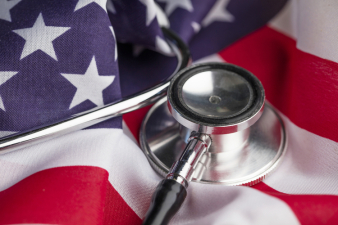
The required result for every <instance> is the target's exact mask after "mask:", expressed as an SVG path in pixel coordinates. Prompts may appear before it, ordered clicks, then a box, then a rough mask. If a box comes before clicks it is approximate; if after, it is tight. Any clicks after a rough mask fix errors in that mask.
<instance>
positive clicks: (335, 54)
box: [269, 0, 338, 62]
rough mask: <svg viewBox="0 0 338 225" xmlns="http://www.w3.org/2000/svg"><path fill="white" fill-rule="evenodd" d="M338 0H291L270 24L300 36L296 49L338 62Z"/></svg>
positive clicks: (281, 30)
mask: <svg viewBox="0 0 338 225" xmlns="http://www.w3.org/2000/svg"><path fill="white" fill-rule="evenodd" d="M337 21H338V1H337V0H322V1H318V0H298V1H297V0H291V1H290V2H289V3H288V4H287V6H286V7H285V9H283V10H282V11H281V12H280V13H279V14H278V15H277V16H276V18H274V19H273V20H272V21H271V22H270V24H269V25H270V27H272V28H274V29H276V30H278V31H280V32H282V33H284V34H286V35H288V36H290V37H292V38H294V39H297V48H298V49H299V50H302V51H304V52H307V53H310V54H312V55H315V56H318V57H321V58H323V59H328V60H331V61H334V62H338V51H337V49H338V26H337Z"/></svg>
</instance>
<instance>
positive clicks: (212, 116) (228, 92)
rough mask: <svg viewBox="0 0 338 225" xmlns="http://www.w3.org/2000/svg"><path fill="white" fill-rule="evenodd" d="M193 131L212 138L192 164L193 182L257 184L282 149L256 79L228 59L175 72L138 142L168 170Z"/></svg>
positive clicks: (276, 120) (277, 125)
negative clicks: (206, 148)
mask: <svg viewBox="0 0 338 225" xmlns="http://www.w3.org/2000/svg"><path fill="white" fill-rule="evenodd" d="M194 132H198V133H201V134H205V135H208V137H210V139H211V145H210V147H209V148H208V150H207V151H206V152H205V153H203V155H202V156H201V157H200V158H199V161H198V163H197V164H196V166H194V168H193V169H194V171H193V174H192V181H196V182H202V183H219V184H224V185H231V186H232V185H253V184H256V183H258V182H260V181H261V180H263V179H264V178H265V177H266V176H267V175H268V174H269V173H270V172H271V171H273V170H274V169H275V168H276V166H277V165H278V164H279V162H280V161H281V158H282V156H283V155H284V152H285V149H286V133H285V129H284V125H283V122H282V120H281V118H280V117H279V115H278V114H277V113H276V111H275V110H274V109H273V108H272V107H271V106H270V105H269V104H268V103H265V94H264V89H263V86H262V84H261V83H260V81H259V80H258V79H257V78H256V77H255V76H254V75H253V74H251V73H250V72H248V71H246V70H245V69H243V68H240V67H238V66H235V65H232V64H227V63H205V64H198V65H194V66H192V67H190V68H187V69H184V70H182V71H181V72H179V73H178V74H177V75H176V76H175V77H174V78H173V79H172V81H171V84H170V86H169V88H168V95H167V97H164V98H162V99H161V100H160V101H158V102H157V103H156V104H155V105H154V106H153V107H152V108H151V109H150V110H149V112H148V114H147V115H146V117H145V118H144V120H143V123H142V127H141V131H140V143H141V147H142V150H143V151H144V152H145V154H146V156H147V158H148V160H149V162H150V164H151V165H152V167H153V168H154V169H155V170H156V171H157V172H158V173H159V174H161V175H163V176H166V175H167V174H168V172H169V169H170V168H171V167H172V165H173V163H174V162H175V161H178V160H179V158H180V157H181V154H182V152H183V151H184V149H185V148H186V145H187V143H188V142H189V141H190V140H191V134H192V133H194ZM189 137H190V139H189Z"/></svg>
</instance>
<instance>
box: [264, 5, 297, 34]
mask: <svg viewBox="0 0 338 225" xmlns="http://www.w3.org/2000/svg"><path fill="white" fill-rule="evenodd" d="M297 4H298V3H297V1H296V0H289V1H288V2H287V3H286V4H285V6H284V8H283V9H282V10H281V11H280V12H279V13H278V14H277V15H276V16H275V17H274V18H273V19H272V20H271V21H270V22H269V24H268V26H269V27H271V28H273V29H275V30H277V31H279V32H281V33H283V34H285V35H287V36H289V37H291V38H293V39H297Z"/></svg>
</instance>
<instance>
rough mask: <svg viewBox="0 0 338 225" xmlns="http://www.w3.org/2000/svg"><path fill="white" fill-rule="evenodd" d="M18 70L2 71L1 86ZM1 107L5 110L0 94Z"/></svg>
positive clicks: (0, 76) (0, 74)
mask: <svg viewBox="0 0 338 225" xmlns="http://www.w3.org/2000/svg"><path fill="white" fill-rule="evenodd" d="M17 73H18V72H13V71H0V86H1V85H2V84H4V83H6V81H7V80H9V79H11V78H12V77H13V76H14V75H15V74H17ZM0 109H2V110H3V111H5V106H4V103H3V101H2V97H1V96H0Z"/></svg>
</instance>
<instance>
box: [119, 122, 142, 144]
mask: <svg viewBox="0 0 338 225" xmlns="http://www.w3.org/2000/svg"><path fill="white" fill-rule="evenodd" d="M122 130H123V133H124V134H125V135H126V136H127V137H129V138H130V140H132V141H133V142H134V143H135V144H137V145H138V142H137V141H136V139H135V137H134V135H133V134H132V133H131V131H130V130H129V127H128V125H127V124H126V122H124V120H122Z"/></svg>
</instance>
